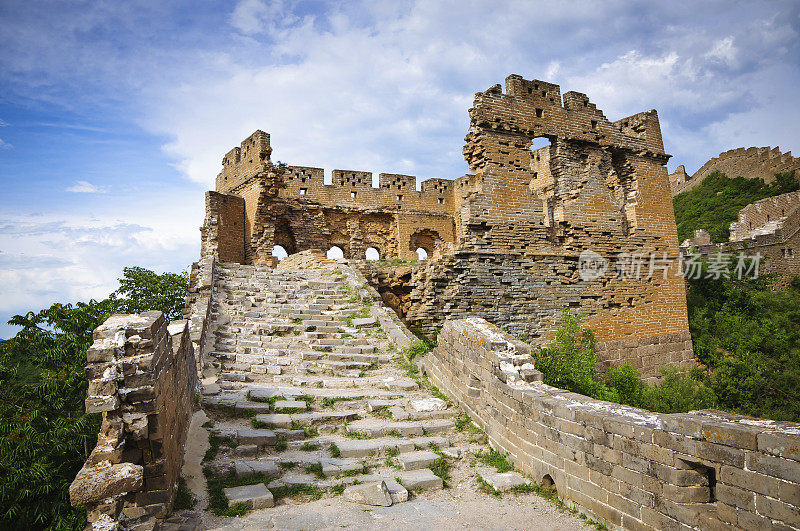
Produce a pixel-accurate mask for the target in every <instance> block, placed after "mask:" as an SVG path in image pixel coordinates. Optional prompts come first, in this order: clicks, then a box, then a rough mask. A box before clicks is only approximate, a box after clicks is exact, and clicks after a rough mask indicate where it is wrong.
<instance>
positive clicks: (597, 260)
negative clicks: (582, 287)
mask: <svg viewBox="0 0 800 531" xmlns="http://www.w3.org/2000/svg"><path fill="white" fill-rule="evenodd" d="M607 269H608V260H606V259H605V258H603V257H602V256H600V255H599V254H597V253H596V252H594V251H590V250H589V249H586V250H585V251H583V252H582V253H581V255H580V257H578V274H580V276H581V280H587V281H588V280H596V279H598V278H600V277H602V276H603V275H605V273H606V270H607Z"/></svg>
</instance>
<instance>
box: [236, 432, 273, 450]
mask: <svg viewBox="0 0 800 531" xmlns="http://www.w3.org/2000/svg"><path fill="white" fill-rule="evenodd" d="M236 440H237V441H238V442H239V444H255V445H257V446H258V447H259V448H260V447H265V446H272V445H274V444H275V443H276V442H277V441H278V436H277V435H276V434H275V432H274V431H272V430H264V429H255V428H244V429H240V430H238V431H237V432H236Z"/></svg>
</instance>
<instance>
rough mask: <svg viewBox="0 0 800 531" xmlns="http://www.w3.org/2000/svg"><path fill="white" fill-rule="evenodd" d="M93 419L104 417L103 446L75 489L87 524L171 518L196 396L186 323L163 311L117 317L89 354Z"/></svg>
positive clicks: (97, 335) (99, 330)
mask: <svg viewBox="0 0 800 531" xmlns="http://www.w3.org/2000/svg"><path fill="white" fill-rule="evenodd" d="M86 358H87V362H88V364H87V367H86V376H87V379H88V380H89V392H88V397H87V398H86V412H87V413H102V414H103V422H102V426H101V428H100V434H99V436H98V441H97V446H96V447H95V449H94V450H93V451H92V453H91V455H90V456H89V459H88V460H87V461H86V463H85V464H84V466H83V468H82V469H81V470H80V472H78V475H77V476H76V478H75V481H74V482H73V483H72V485H70V489H69V492H70V500H71V502H72V504H73V505H75V506H78V505H86V507H87V510H88V517H89V521H90V522H93V521H96V520H98V519H100V518H101V517H102V518H103V519H104V520H105V521H109V520H111V521H123V520H128V521H134V522H135V521H141V520H147V519H150V518H162V517H164V516H166V515H167V514H168V513H169V512H170V510H171V508H172V504H173V502H174V500H175V493H176V489H177V482H178V477H179V474H180V469H181V465H182V462H183V451H184V443H185V441H186V435H187V432H188V428H189V421H190V418H191V416H192V409H193V404H194V401H195V397H196V395H197V392H198V380H197V366H196V362H195V357H194V349H193V347H192V340H191V337H190V333H189V327H188V322H187V321H175V322H173V323H170V324H167V321H166V319H165V318H164V315H163V314H162V313H161V312H159V311H151V312H144V313H142V314H139V315H135V314H134V315H112V316H111V317H109V318H108V320H106V322H105V323H103V324H102V325H101V326H99V327H98V328H97V329H96V330H95V331H94V343H93V344H92V346H91V347H90V348H89V349H88V351H87V353H86Z"/></svg>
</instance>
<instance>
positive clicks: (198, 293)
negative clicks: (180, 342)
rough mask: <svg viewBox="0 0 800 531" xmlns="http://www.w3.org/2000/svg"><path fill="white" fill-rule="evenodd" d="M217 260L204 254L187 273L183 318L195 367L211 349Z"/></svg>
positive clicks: (200, 365)
mask: <svg viewBox="0 0 800 531" xmlns="http://www.w3.org/2000/svg"><path fill="white" fill-rule="evenodd" d="M216 265H217V261H216V258H215V257H214V255H207V256H204V257H203V258H202V259H201V260H200V261H198V262H195V263H194V264H192V268H191V272H190V274H189V287H188V290H187V295H186V307H185V308H184V310H183V314H184V318H186V319H187V320H188V322H189V337H190V339H191V341H192V347H193V349H194V357H195V361H196V362H197V369H198V371H200V370H201V369H202V362H203V357H204V355H205V353H206V352H207V351H209V350H211V349H213V340H214V337H213V333H212V330H211V329H210V327H211V326H212V324H213V322H212V321H213V320H212V319H211V310H212V304H211V303H212V296H213V289H214V282H215V281H216V277H217V269H216Z"/></svg>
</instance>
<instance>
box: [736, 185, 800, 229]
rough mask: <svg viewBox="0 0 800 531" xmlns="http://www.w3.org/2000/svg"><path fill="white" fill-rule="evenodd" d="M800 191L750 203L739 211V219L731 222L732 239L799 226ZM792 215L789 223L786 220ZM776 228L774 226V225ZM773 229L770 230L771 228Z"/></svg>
mask: <svg viewBox="0 0 800 531" xmlns="http://www.w3.org/2000/svg"><path fill="white" fill-rule="evenodd" d="M799 206H800V191H798V192H789V193H787V194H780V195H776V196H774V197H767V198H766V199H761V200H760V201H756V202H755V203H750V204H749V205H747V206H746V207H744V208H743V209H741V210H740V211H739V219H738V220H737V221H734V222H733V223H731V227H730V230H731V237H730V240H731V241H736V240H744V239H747V238H752V237H753V236H756V235H758V234H762V233H763V234H766V233H768V232H774V231H775V230H776V229H780V228H783V227H784V226H785V225H788V226H789V227H792V226H794V227H797V226H798V215H800V214H799V213H798V207H799ZM789 217H792V220H791V221H790V222H789V223H785V220H786V219H787V218H789ZM773 226H774V227H775V228H772V227H773ZM771 228H772V230H771V231H770V229H771Z"/></svg>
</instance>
